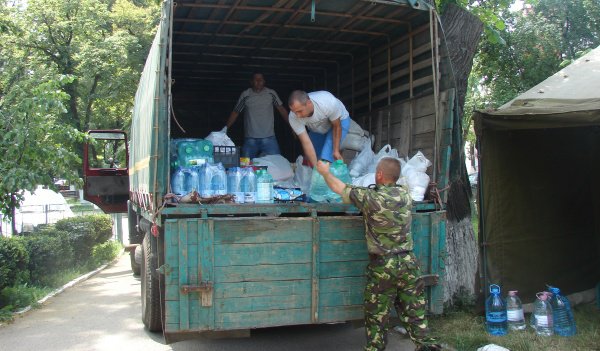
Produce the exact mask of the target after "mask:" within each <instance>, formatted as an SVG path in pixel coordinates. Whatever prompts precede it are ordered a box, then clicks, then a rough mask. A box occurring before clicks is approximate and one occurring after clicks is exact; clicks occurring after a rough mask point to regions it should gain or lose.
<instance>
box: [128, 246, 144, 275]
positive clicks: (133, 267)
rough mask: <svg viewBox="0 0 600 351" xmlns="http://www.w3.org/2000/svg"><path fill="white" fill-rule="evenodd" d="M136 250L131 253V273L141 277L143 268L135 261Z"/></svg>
mask: <svg viewBox="0 0 600 351" xmlns="http://www.w3.org/2000/svg"><path fill="white" fill-rule="evenodd" d="M136 250H137V248H136ZM136 250H133V251H131V252H130V253H129V261H130V262H131V271H132V272H133V275H134V276H136V277H139V276H140V274H141V273H142V266H141V265H140V264H138V263H137V262H136V261H135V251H136Z"/></svg>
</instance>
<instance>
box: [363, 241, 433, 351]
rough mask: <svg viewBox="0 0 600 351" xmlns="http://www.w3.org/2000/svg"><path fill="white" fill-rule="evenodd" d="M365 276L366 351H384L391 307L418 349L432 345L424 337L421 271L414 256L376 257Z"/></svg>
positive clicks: (407, 254)
mask: <svg viewBox="0 0 600 351" xmlns="http://www.w3.org/2000/svg"><path fill="white" fill-rule="evenodd" d="M372 256H374V255H372ZM366 275H367V285H366V287H365V328H366V332H367V346H366V347H365V351H375V350H385V346H386V344H387V334H388V330H389V328H390V326H389V319H390V312H391V309H392V306H394V307H395V308H396V312H397V313H398V317H399V318H400V321H401V323H402V326H403V327H404V328H405V329H406V331H407V332H408V335H409V336H410V338H411V339H412V340H413V341H414V342H415V343H416V344H417V345H418V346H419V345H423V344H429V343H432V342H433V341H434V340H433V339H431V338H428V337H426V334H427V319H425V292H424V285H423V282H422V281H421V280H420V279H418V277H419V276H420V271H419V266H418V264H417V261H416V258H415V256H414V255H413V253H412V252H408V253H401V254H398V255H387V256H375V258H373V259H371V261H370V263H369V265H368V266H367V273H366Z"/></svg>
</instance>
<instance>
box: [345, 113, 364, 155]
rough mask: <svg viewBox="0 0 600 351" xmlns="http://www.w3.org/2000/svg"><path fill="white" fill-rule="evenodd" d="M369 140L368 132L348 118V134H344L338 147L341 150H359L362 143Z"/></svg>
mask: <svg viewBox="0 0 600 351" xmlns="http://www.w3.org/2000/svg"><path fill="white" fill-rule="evenodd" d="M369 141H370V139H369V132H367V131H365V130H363V129H362V128H361V127H360V126H359V125H358V123H356V122H355V121H354V120H350V128H349V130H348V134H346V137H345V138H344V140H343V141H342V144H341V145H340V148H341V149H342V150H354V151H360V150H362V148H363V144H364V143H365V142H369Z"/></svg>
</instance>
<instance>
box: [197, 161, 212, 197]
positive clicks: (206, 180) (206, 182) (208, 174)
mask: <svg viewBox="0 0 600 351" xmlns="http://www.w3.org/2000/svg"><path fill="white" fill-rule="evenodd" d="M214 169H215V166H214V165H211V164H205V165H202V166H201V170H202V172H201V177H200V179H201V180H202V181H201V187H200V189H201V191H200V196H202V197H204V198H209V197H212V196H213V195H214V192H213V190H212V179H213V176H214V173H215V171H214Z"/></svg>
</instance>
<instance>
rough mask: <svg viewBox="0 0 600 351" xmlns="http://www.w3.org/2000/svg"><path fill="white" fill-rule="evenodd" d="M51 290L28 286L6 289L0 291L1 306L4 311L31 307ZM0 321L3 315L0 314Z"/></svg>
mask: <svg viewBox="0 0 600 351" xmlns="http://www.w3.org/2000/svg"><path fill="white" fill-rule="evenodd" d="M49 291H50V289H48V288H37V287H32V286H28V285H27V284H22V285H15V286H11V287H6V288H4V289H2V290H0V306H4V307H2V310H4V311H14V310H19V309H22V308H25V307H27V306H30V305H32V304H34V303H36V302H37V301H39V300H40V299H41V298H43V297H44V296H45V295H46V294H48V292H49ZM0 321H2V314H1V313H0Z"/></svg>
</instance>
